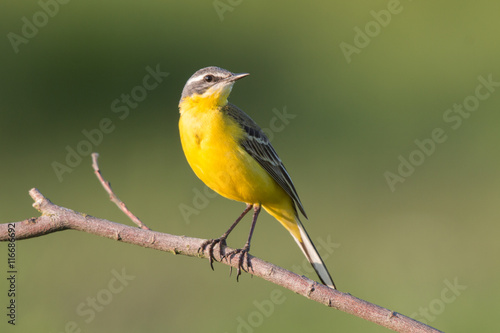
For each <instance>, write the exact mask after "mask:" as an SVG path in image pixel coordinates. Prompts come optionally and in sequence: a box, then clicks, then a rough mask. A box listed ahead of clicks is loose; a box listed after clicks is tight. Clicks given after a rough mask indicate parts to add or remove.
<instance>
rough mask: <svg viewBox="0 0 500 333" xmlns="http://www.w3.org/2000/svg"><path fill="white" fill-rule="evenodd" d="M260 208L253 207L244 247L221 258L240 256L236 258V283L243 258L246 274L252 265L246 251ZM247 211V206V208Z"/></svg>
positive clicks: (248, 247)
mask: <svg viewBox="0 0 500 333" xmlns="http://www.w3.org/2000/svg"><path fill="white" fill-rule="evenodd" d="M250 207H251V206H250ZM260 208H261V206H260V205H259V204H256V205H255V206H253V220H252V226H251V227H250V233H249V235H248V240H247V242H246V243H245V246H244V247H243V248H241V249H236V250H233V251H231V252H229V253H226V254H224V256H223V257H232V256H234V255H235V254H238V253H239V254H240V256H239V258H238V271H237V274H236V281H238V277H239V276H240V275H241V270H242V268H243V260H244V259H245V257H246V258H247V262H246V265H247V272H248V271H250V268H252V263H251V262H250V258H249V257H248V251H250V241H251V240H252V235H253V231H254V229H255V224H256V223H257V217H258V216H259V213H260ZM247 209H248V206H247ZM245 214H246V213H245Z"/></svg>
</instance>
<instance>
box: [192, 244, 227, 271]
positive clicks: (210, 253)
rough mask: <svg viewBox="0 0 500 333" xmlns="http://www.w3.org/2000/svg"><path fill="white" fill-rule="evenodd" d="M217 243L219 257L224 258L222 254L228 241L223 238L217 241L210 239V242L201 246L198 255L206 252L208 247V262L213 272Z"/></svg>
mask: <svg viewBox="0 0 500 333" xmlns="http://www.w3.org/2000/svg"><path fill="white" fill-rule="evenodd" d="M217 243H219V256H220V257H221V259H222V257H223V254H222V248H223V247H224V246H226V239H225V238H223V237H221V238H217V239H210V240H207V241H205V242H203V244H201V246H200V248H199V249H198V253H200V252H205V250H206V249H207V247H208V261H209V263H210V267H211V268H212V270H214V259H215V258H214V247H215V245H217Z"/></svg>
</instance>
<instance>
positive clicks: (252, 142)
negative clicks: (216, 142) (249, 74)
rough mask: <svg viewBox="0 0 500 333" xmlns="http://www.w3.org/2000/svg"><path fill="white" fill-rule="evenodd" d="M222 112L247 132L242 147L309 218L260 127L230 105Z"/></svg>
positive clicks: (290, 180)
mask: <svg viewBox="0 0 500 333" xmlns="http://www.w3.org/2000/svg"><path fill="white" fill-rule="evenodd" d="M221 111H222V112H225V113H226V114H227V115H229V116H231V117H232V118H233V119H235V120H236V122H237V123H238V124H240V126H241V127H242V128H243V129H244V130H245V132H246V133H247V134H248V135H247V137H246V138H245V139H243V140H242V141H241V142H240V144H241V146H242V147H243V148H244V149H245V150H246V152H247V153H248V154H250V156H252V157H253V158H254V159H255V160H256V161H257V162H258V163H259V164H260V165H261V166H262V167H263V168H264V170H266V171H267V172H268V173H269V174H270V175H271V177H272V178H273V179H274V180H275V181H276V183H278V184H279V185H280V186H281V188H283V190H285V192H286V193H287V194H288V195H289V196H290V197H291V198H292V200H293V201H294V202H295V204H296V205H297V206H298V207H299V209H300V211H301V212H302V214H303V215H304V216H305V217H306V218H307V215H306V212H305V211H304V207H303V206H302V203H301V202H300V199H299V195H298V194H297V191H296V190H295V186H293V182H292V179H291V178H290V175H289V174H288V172H287V171H286V168H285V166H284V165H283V162H281V159H280V158H279V156H278V154H277V153H276V151H275V150H274V148H273V146H272V145H271V143H270V142H269V139H268V138H267V136H266V134H265V133H264V132H263V131H262V130H261V129H260V127H259V125H257V123H255V122H254V121H253V120H252V118H250V117H249V116H248V115H247V114H246V113H245V112H243V111H242V110H241V109H239V108H238V107H237V106H235V105H232V104H230V103H228V104H227V105H226V106H224V107H223V108H222V110H221Z"/></svg>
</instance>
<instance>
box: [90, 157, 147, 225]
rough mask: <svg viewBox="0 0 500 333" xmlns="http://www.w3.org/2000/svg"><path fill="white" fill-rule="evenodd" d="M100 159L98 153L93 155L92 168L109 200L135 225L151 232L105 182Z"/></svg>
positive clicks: (109, 184)
mask: <svg viewBox="0 0 500 333" xmlns="http://www.w3.org/2000/svg"><path fill="white" fill-rule="evenodd" d="M98 158H99V154H98V153H92V168H93V169H94V172H95V174H96V176H97V178H98V179H99V181H100V182H101V184H102V187H104V189H105V190H106V192H108V194H109V199H110V200H111V201H112V202H114V203H115V204H116V205H117V206H118V208H120V209H121V211H122V212H124V213H125V215H127V216H128V217H129V218H130V219H131V220H132V222H134V223H135V224H137V225H138V226H139V228H141V229H144V230H151V229H150V228H148V227H147V226H146V225H145V224H144V223H142V221H141V220H140V219H139V218H138V217H137V216H135V215H134V214H133V213H132V212H131V211H130V210H129V209H128V208H127V206H126V205H125V203H124V202H123V201H121V200H120V199H119V198H118V196H117V195H116V194H115V193H114V192H113V190H112V189H111V183H110V182H108V181H107V180H105V179H104V178H103V176H102V173H101V170H100V169H99V164H97V159H98Z"/></svg>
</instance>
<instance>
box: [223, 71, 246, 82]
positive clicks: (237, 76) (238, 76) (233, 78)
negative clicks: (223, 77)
mask: <svg viewBox="0 0 500 333" xmlns="http://www.w3.org/2000/svg"><path fill="white" fill-rule="evenodd" d="M248 75H250V73H235V74H233V75H232V76H230V77H228V78H227V81H229V82H234V81H237V80H239V79H242V78H244V77H245V76H248Z"/></svg>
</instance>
